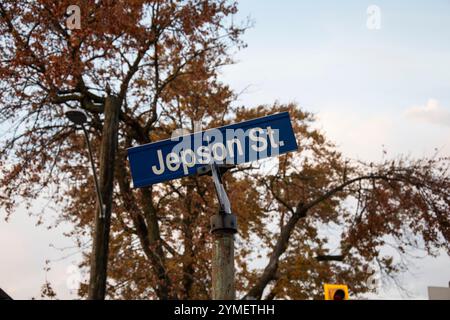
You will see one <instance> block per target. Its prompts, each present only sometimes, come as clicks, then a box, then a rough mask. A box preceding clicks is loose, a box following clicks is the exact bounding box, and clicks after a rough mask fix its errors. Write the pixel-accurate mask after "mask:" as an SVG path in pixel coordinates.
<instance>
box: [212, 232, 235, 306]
mask: <svg viewBox="0 0 450 320" xmlns="http://www.w3.org/2000/svg"><path fill="white" fill-rule="evenodd" d="M213 238H214V244H213V258H212V282H213V283H212V298H213V300H234V299H235V288H234V234H233V233H231V232H226V231H220V230H218V231H215V232H214V233H213Z"/></svg>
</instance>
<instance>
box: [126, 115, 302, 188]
mask: <svg viewBox="0 0 450 320" xmlns="http://www.w3.org/2000/svg"><path fill="white" fill-rule="evenodd" d="M297 148H298V147H297V141H296V139H295V135H294V131H293V129H292V124H291V120H290V117H289V113H288V112H282V113H277V114H273V115H270V116H266V117H261V118H257V119H252V120H248V121H244V122H240V123H235V124H230V125H226V126H223V127H219V128H214V129H209V130H205V131H199V132H194V133H192V134H188V135H184V136H180V137H174V138H171V139H167V140H162V141H158V142H154V143H149V144H145V145H141V146H138V147H133V148H129V149H128V150H127V151H128V160H129V163H130V168H131V176H132V178H133V185H134V187H135V188H141V187H145V186H149V185H152V184H156V183H159V182H163V181H168V180H172V179H178V178H182V177H185V176H189V175H192V174H196V173H197V172H198V171H199V169H200V168H201V167H205V166H207V165H210V164H211V163H216V164H218V165H221V164H228V165H230V164H231V165H237V164H242V163H246V162H251V161H256V160H261V159H265V158H268V157H275V156H278V155H280V154H283V153H287V152H290V151H294V150H297Z"/></svg>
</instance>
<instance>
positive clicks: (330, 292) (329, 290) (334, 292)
mask: <svg viewBox="0 0 450 320" xmlns="http://www.w3.org/2000/svg"><path fill="white" fill-rule="evenodd" d="M323 290H324V292H325V300H348V287H347V285H346V284H328V283H325V284H324V285H323Z"/></svg>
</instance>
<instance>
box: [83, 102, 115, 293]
mask: <svg viewBox="0 0 450 320" xmlns="http://www.w3.org/2000/svg"><path fill="white" fill-rule="evenodd" d="M119 113H120V100H119V99H118V98H116V97H113V96H109V95H108V96H107V97H106V100H105V109H104V115H105V121H104V124H103V132H102V141H101V149H100V170H99V171H100V192H101V195H102V199H103V205H104V217H103V218H101V217H100V208H97V214H96V216H95V230H94V235H93V237H94V240H93V247H92V255H91V274H90V280H89V294H88V298H89V299H90V300H103V299H105V293H106V275H107V267H108V249H109V230H110V226H111V210H112V196H113V187H114V163H115V158H116V149H117V139H118V138H117V137H118V129H119Z"/></svg>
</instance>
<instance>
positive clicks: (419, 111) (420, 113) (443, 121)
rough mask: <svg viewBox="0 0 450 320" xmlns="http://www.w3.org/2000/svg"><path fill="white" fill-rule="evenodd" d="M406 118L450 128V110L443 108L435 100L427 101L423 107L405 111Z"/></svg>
mask: <svg viewBox="0 0 450 320" xmlns="http://www.w3.org/2000/svg"><path fill="white" fill-rule="evenodd" d="M405 115H406V116H407V117H408V118H411V119H415V120H419V121H422V122H428V123H432V124H438V125H442V126H447V127H450V109H448V108H444V107H442V106H441V105H440V104H439V101H437V100H435V99H429V100H428V102H427V104H426V105H424V106H414V107H411V108H409V109H408V110H406V112H405Z"/></svg>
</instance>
